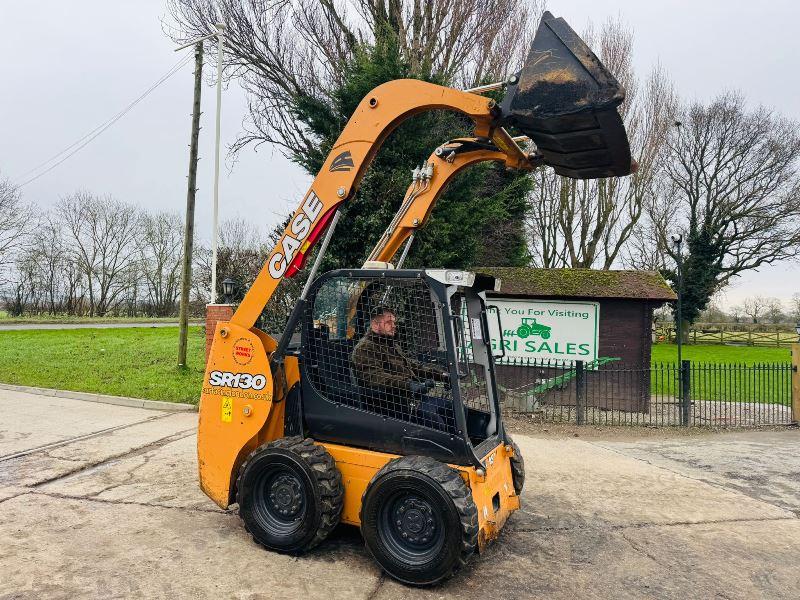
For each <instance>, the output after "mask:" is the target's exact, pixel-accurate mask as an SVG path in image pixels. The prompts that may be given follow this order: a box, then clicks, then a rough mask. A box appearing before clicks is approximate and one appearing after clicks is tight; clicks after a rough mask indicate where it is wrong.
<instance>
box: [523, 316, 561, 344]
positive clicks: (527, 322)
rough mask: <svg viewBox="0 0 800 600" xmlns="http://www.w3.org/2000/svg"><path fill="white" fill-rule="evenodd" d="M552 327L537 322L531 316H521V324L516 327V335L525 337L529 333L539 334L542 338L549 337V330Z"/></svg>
mask: <svg viewBox="0 0 800 600" xmlns="http://www.w3.org/2000/svg"><path fill="white" fill-rule="evenodd" d="M551 329H553V328H552V327H548V326H547V325H542V324H541V323H537V322H536V319H534V318H533V317H523V318H522V325H520V326H519V327H517V335H518V336H519V337H521V338H526V337H528V336H529V335H540V336H542V339H543V340H546V339H549V338H550V330H551Z"/></svg>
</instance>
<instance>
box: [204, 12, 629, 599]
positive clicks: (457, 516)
mask: <svg viewBox="0 0 800 600" xmlns="http://www.w3.org/2000/svg"><path fill="white" fill-rule="evenodd" d="M503 85H505V88H506V92H505V96H504V98H503V101H502V102H500V103H496V102H495V101H493V100H491V99H489V98H487V97H485V96H483V95H481V94H482V93H483V92H484V91H486V90H488V89H496V88H500V87H502V86H503ZM623 100H624V90H622V88H621V87H620V85H619V84H618V83H617V82H616V80H615V79H614V78H613V77H612V76H611V75H610V74H609V73H608V71H607V70H606V69H605V67H604V66H603V65H602V64H601V63H600V61H599V60H598V59H597V57H596V56H595V55H594V54H592V52H591V51H590V50H589V48H588V47H587V46H586V45H585V44H584V43H583V42H582V41H581V40H580V38H579V37H578V36H577V35H576V34H575V32H574V31H573V30H572V29H570V27H569V26H568V25H567V24H566V22H564V20H563V19H557V18H554V17H553V16H552V15H550V14H549V13H545V15H544V17H543V19H542V22H541V23H540V25H539V28H538V30H537V33H536V36H535V39H534V41H533V43H532V46H531V49H530V53H529V55H528V58H527V61H526V63H525V65H524V67H523V68H522V70H521V71H520V72H519V73H518V74H516V75H515V76H513V77H511V78H510V79H509V80H508V81H507V82H505V83H504V84H502V85H500V84H495V85H489V86H484V87H482V88H476V89H473V90H467V91H462V90H456V89H452V88H448V87H442V86H438V85H434V84H431V83H426V82H422V81H416V80H397V81H390V82H388V83H385V84H383V85H381V86H379V87H377V88H375V89H374V90H373V91H372V92H371V93H370V94H368V95H367V97H365V98H364V99H363V101H362V102H361V103H360V104H359V106H358V108H357V109H356V111H355V113H354V114H353V115H352V117H351V118H350V120H349V122H348V123H347V125H346V127H345V128H344V130H343V132H342V134H341V136H340V137H339V139H338V141H337V142H336V144H335V146H334V147H333V149H332V150H331V153H330V155H329V156H328V158H327V159H326V162H325V163H324V165H323V167H322V170H321V171H320V172H319V174H318V175H317V177H316V179H315V180H314V182H313V183H312V185H311V189H310V190H309V191H308V193H307V194H306V196H305V198H304V199H303V200H302V202H301V204H300V207H299V208H298V209H297V210H296V212H295V213H294V216H293V217H292V218H291V220H290V222H289V224H288V226H287V228H286V231H285V232H284V234H283V236H282V237H281V239H280V240H279V241H278V243H277V244H276V245H275V248H274V249H273V250H272V252H271V254H270V255H269V257H268V259H267V261H266V263H265V265H264V267H263V269H262V270H261V272H260V273H259V275H258V277H257V279H256V280H255V282H254V283H253V285H252V286H251V287H250V289H249V291H248V293H247V295H246V296H245V298H244V299H243V300H242V302H241V304H240V305H239V307H238V309H237V310H236V312H235V314H234V315H233V318H232V320H231V321H230V322H223V323H218V324H217V327H216V330H215V332H214V338H213V345H212V348H211V352H210V355H209V360H208V364H207V368H206V374H205V379H204V386H203V390H202V396H201V400H200V421H199V429H198V463H199V476H200V485H201V487H202V489H203V491H204V492H205V493H206V494H207V495H208V496H209V497H210V498H211V499H213V500H214V501H215V502H216V503H217V504H218V505H219V506H221V507H223V508H227V507H228V506H230V505H231V504H234V503H236V504H238V506H239V515H240V516H241V518H242V519H243V521H244V524H245V526H246V528H247V530H248V531H249V532H250V533H251V534H252V535H253V537H254V539H255V540H256V541H257V542H259V543H260V544H262V545H263V546H264V547H266V548H268V549H270V550H274V551H277V552H286V553H295V554H299V553H302V552H305V551H307V550H309V549H311V548H313V547H314V546H316V545H317V544H319V543H320V542H322V541H323V540H324V539H325V537H326V536H327V535H328V534H329V533H330V532H331V530H332V529H333V528H334V527H336V525H337V524H339V523H346V524H350V525H355V526H358V527H360V528H361V532H362V535H363V538H364V542H365V544H366V547H367V549H368V551H369V553H370V554H371V555H372V556H373V557H374V558H375V560H376V561H377V562H378V563H379V564H380V566H381V567H382V568H383V569H384V570H385V571H386V572H387V573H388V574H389V575H391V576H392V577H394V578H396V579H398V580H400V581H402V582H405V583H407V584H411V585H428V584H435V583H437V582H439V581H442V580H443V579H445V578H447V577H448V576H450V575H452V574H453V573H454V572H455V571H456V570H457V569H458V568H459V567H461V566H462V565H464V563H465V562H466V561H467V560H468V559H469V557H470V556H471V555H472V554H473V553H474V552H475V551H476V550H478V551H481V550H483V549H484V547H485V546H486V544H487V543H488V542H489V541H490V540H493V539H495V538H497V536H498V535H499V532H500V530H501V528H502V527H503V524H504V523H505V522H506V520H507V519H508V517H509V515H510V514H511V513H512V512H513V511H515V510H516V509H518V508H519V502H520V500H519V498H520V493H521V492H522V488H523V484H524V480H525V470H524V465H523V460H522V455H521V454H520V451H519V448H518V447H516V445H515V444H514V443H513V441H512V440H511V438H510V437H509V435H508V433H507V432H506V430H505V428H504V426H503V420H502V418H501V412H500V405H499V402H498V395H497V389H496V385H495V370H494V369H495V367H494V359H495V357H494V356H493V355H492V349H491V344H490V340H489V324H490V322H492V320H493V319H499V315H497V314H494V315H493V314H492V312H491V311H490V310H489V309H488V308H487V306H486V302H485V293H486V292H487V291H491V290H498V289H499V286H500V282H499V281H497V280H495V279H493V278H491V277H487V276H483V275H481V274H476V273H471V272H466V271H458V270H446V269H414V270H411V269H402V268H400V267H401V266H402V263H403V261H404V259H405V257H406V254H407V252H408V248H409V246H410V244H411V243H412V241H413V238H414V233H415V231H416V230H417V229H419V228H420V227H422V226H424V224H425V222H426V221H427V219H428V216H429V215H430V211H431V209H432V207H433V205H434V204H435V202H436V200H437V198H438V197H439V195H440V194H441V192H442V190H443V189H444V188H445V187H446V185H447V183H448V182H449V181H450V180H451V179H452V178H453V177H454V176H455V175H456V174H457V173H458V172H459V171H460V170H462V169H464V168H466V167H468V166H469V165H472V164H475V163H477V162H481V161H500V162H503V163H504V164H505V165H506V166H507V167H508V168H513V169H522V170H531V169H534V168H536V167H539V166H541V165H548V166H551V167H552V168H554V169H555V170H556V172H558V173H561V174H563V175H566V176H569V177H576V178H591V177H608V176H622V175H627V174H629V173H630V172H631V171H632V169H633V168H635V163H633V162H632V161H631V157H630V151H629V148H628V142H627V137H626V134H625V130H624V127H623V125H622V121H621V119H620V117H619V114H618V113H617V109H616V107H617V106H618V105H619V104H620V103H621V102H622V101H623ZM434 109H447V110H455V111H458V112H460V113H462V114H464V115H466V116H467V117H468V118H469V119H471V121H472V123H473V124H474V136H473V137H470V138H459V139H455V140H451V141H449V142H446V143H444V144H443V145H442V146H440V147H439V148H437V149H435V151H434V152H433V154H431V157H430V158H429V160H428V161H427V162H426V163H425V164H424V165H423V166H422V167H420V168H417V169H415V170H414V176H413V181H412V183H411V185H410V186H409V189H408V191H407V193H406V196H405V198H404V200H403V202H402V204H401V207H400V210H399V212H398V214H397V215H396V216H395V218H394V219H393V220H392V222H391V223H390V225H389V227H388V228H387V230H386V232H385V233H384V234H383V235H382V236H381V238H380V240H379V241H378V244H377V245H376V247H375V249H374V250H373V251H372V253H371V254H370V255H369V260H368V261H367V263H366V264H365V265H363V266H362V267H361V268H353V269H342V270H337V271H333V272H330V273H326V274H324V275H321V276H319V277H317V276H316V274H317V268H318V266H319V263H320V260H321V258H322V256H323V255H324V254H325V250H326V248H327V246H328V243H329V241H330V239H331V236H332V234H333V231H334V229H335V227H336V224H337V222H338V220H339V216H340V213H339V208H340V207H341V205H342V204H343V203H344V202H347V201H350V200H352V199H353V198H354V196H355V193H356V189H357V187H358V184H359V182H360V180H361V178H362V176H363V175H364V172H365V171H366V169H367V167H368V166H369V164H370V161H371V160H372V158H373V157H374V155H375V154H376V153H377V151H378V149H379V147H380V145H381V144H382V143H383V141H384V140H385V139H386V137H387V136H388V135H389V133H390V132H391V131H392V130H393V129H394V128H396V127H397V126H398V125H399V124H400V123H401V122H402V121H403V120H404V119H407V118H409V117H411V116H412V115H414V114H416V113H419V112H422V111H426V110H434ZM513 129H516V130H517V132H518V133H519V134H520V135H519V136H518V137H512V135H511V134H510V133H509V130H512V131H513ZM523 137H527V138H529V139H530V140H531V141H532V142H533V144H535V150H534V151H525V150H523V149H522V148H521V146H520V145H519V143H521V141H522V139H523ZM320 241H321V243H320V246H319V252H318V254H317V257H316V260H315V262H314V264H313V265H312V267H311V270H310V274H309V278H308V281H307V283H306V285H305V287H304V289H303V291H302V294H301V296H300V299H299V300H298V302H297V305H296V306H295V308H294V310H293V312H292V314H291V316H290V318H289V321H288V323H287V325H286V328H285V331H284V333H283V335H282V337H281V338H280V339H279V340H276V339H273V338H272V337H271V336H269V335H267V334H266V333H264V332H263V331H260V330H259V329H257V328H256V327H254V325H255V323H256V320H257V318H258V317H259V315H260V314H261V312H262V310H263V309H264V307H265V305H266V303H267V302H268V301H269V299H270V297H271V296H272V294H273V292H274V291H275V288H276V287H277V285H278V284H279V283H280V281H281V280H282V279H283V278H284V277H292V276H294V275H295V274H296V273H298V272H299V271H300V270H301V269H302V268H303V265H304V263H305V260H306V257H308V256H309V254H310V252H311V249H312V248H313V247H314V246H315V244H317V242H320ZM403 244H405V247H404V248H403V250H402V252H401V255H400V257H399V258H398V260H397V264H396V265H392V264H391V262H390V261H391V260H392V259H393V258H394V257H395V255H396V254H397V252H398V251H400V249H401V247H403ZM500 330H501V331H502V328H500ZM295 333H298V334H299V336H298V335H294V334H295ZM499 347H500V348H502V347H503V344H502V343H501V344H499Z"/></svg>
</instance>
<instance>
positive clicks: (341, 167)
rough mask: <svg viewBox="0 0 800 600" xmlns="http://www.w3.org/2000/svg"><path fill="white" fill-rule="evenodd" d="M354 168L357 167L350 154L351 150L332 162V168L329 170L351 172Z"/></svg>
mask: <svg viewBox="0 0 800 600" xmlns="http://www.w3.org/2000/svg"><path fill="white" fill-rule="evenodd" d="M353 166H355V165H354V164H353V156H352V155H351V154H350V151H349V150H345V151H344V152H342V153H341V154H340V155H339V156H337V157H336V158H334V159H333V162H331V168H330V169H329V170H330V171H331V172H333V171H349V170H350V169H352V168H353Z"/></svg>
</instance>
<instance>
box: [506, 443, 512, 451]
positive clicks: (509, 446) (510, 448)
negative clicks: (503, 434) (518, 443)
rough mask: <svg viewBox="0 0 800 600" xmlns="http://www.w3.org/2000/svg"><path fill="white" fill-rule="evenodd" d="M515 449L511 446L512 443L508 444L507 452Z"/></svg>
mask: <svg viewBox="0 0 800 600" xmlns="http://www.w3.org/2000/svg"><path fill="white" fill-rule="evenodd" d="M513 451H514V449H513V448H512V447H511V444H506V452H513Z"/></svg>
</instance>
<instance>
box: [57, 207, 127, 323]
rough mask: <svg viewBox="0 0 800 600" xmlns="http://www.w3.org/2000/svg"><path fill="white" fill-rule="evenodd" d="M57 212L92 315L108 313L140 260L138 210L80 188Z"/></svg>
mask: <svg viewBox="0 0 800 600" xmlns="http://www.w3.org/2000/svg"><path fill="white" fill-rule="evenodd" d="M56 214H57V215H58V217H59V219H61V221H62V222H63V224H64V227H65V235H66V236H67V238H68V241H69V244H70V247H71V250H72V252H73V255H74V257H75V260H76V262H77V264H78V265H80V269H81V271H82V273H83V276H84V277H85V280H86V286H87V291H88V295H89V314H90V315H92V316H94V315H98V316H102V315H105V314H106V313H107V312H108V311H109V310H111V309H112V308H113V307H114V306H115V305H116V304H117V302H118V301H119V299H120V296H121V295H122V293H123V292H124V291H125V289H126V288H127V287H129V285H130V280H129V278H127V277H126V271H127V270H129V269H131V268H132V267H134V266H135V262H136V261H135V256H136V254H135V253H136V245H135V243H134V242H135V236H136V231H137V227H136V225H137V222H138V212H137V210H136V208H135V207H133V206H131V205H128V204H125V203H123V202H119V201H117V200H114V199H113V198H112V197H110V196H104V197H99V196H95V195H94V194H92V193H90V192H86V191H80V192H76V193H75V194H72V195H70V196H66V197H64V198H62V199H61V200H60V201H59V203H58V205H57V206H56Z"/></svg>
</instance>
